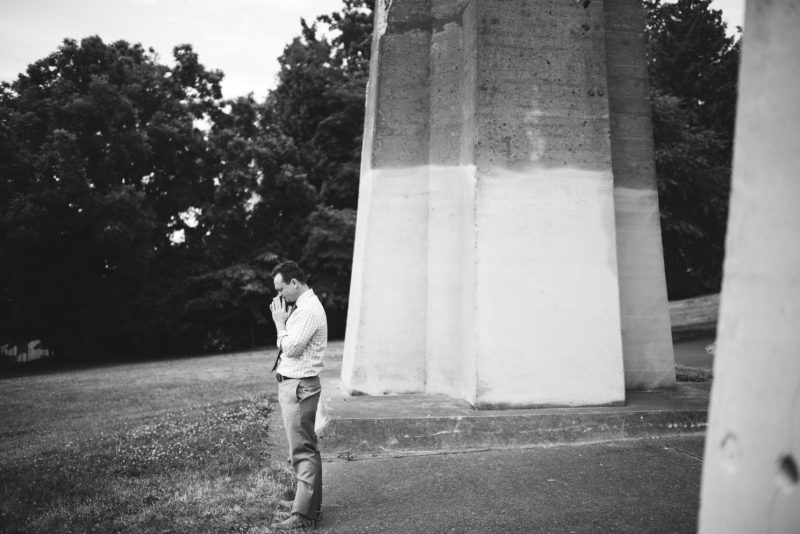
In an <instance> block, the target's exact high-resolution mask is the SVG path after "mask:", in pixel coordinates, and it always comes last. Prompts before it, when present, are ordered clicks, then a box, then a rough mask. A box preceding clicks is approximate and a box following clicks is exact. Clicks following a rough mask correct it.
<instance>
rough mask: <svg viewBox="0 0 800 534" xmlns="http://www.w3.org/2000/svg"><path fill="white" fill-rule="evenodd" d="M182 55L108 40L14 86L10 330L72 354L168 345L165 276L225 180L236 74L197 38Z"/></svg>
mask: <svg viewBox="0 0 800 534" xmlns="http://www.w3.org/2000/svg"><path fill="white" fill-rule="evenodd" d="M174 58H175V65H174V66H173V67H171V68H170V67H166V66H164V65H160V64H158V63H157V62H156V61H155V57H154V53H153V52H152V50H150V51H145V50H144V49H143V48H142V46H141V45H138V44H137V45H133V46H131V45H130V44H128V43H127V42H125V41H118V42H116V43H113V44H106V43H104V42H103V41H102V40H101V39H100V38H99V37H89V38H86V39H83V40H82V41H81V42H80V44H79V43H77V42H76V41H73V40H69V39H68V40H65V41H64V44H63V45H62V46H61V47H60V48H59V50H58V51H57V52H55V53H53V54H51V55H50V56H48V57H46V58H44V59H42V60H40V61H37V62H36V63H34V64H32V65H30V66H29V67H28V69H27V71H26V73H25V74H22V75H20V76H19V77H18V79H17V80H16V81H15V82H13V83H11V84H7V83H4V84H3V85H2V88H1V89H0V91H1V92H0V153H2V155H3V158H2V164H0V165H1V166H0V191H1V192H2V198H0V213H2V219H1V220H0V273H1V274H2V281H0V314H2V320H0V339H2V341H4V342H8V341H22V340H25V341H26V340H28V339H41V340H42V341H44V343H45V344H46V345H47V346H48V347H49V348H51V349H52V350H54V351H55V353H56V354H58V355H62V356H65V357H66V356H71V357H77V356H95V355H99V354H108V353H109V352H112V353H114V354H129V353H132V352H135V351H138V350H143V349H144V348H145V347H152V346H153V345H154V344H155V343H157V338H158V337H159V335H158V333H157V332H158V328H157V324H156V323H155V321H156V320H157V319H158V317H159V316H161V315H162V314H161V313H158V312H159V311H163V310H153V307H154V305H155V303H156V302H157V296H158V294H159V290H158V288H157V286H158V285H159V284H158V283H151V282H153V281H154V280H156V281H160V282H161V285H168V283H166V282H165V279H164V278H159V277H158V276H157V273H161V274H162V275H163V274H164V273H169V272H175V271H177V270H179V269H175V261H176V259H179V255H177V254H176V251H175V250H173V240H172V239H173V236H174V235H175V233H176V232H179V231H182V230H186V229H188V227H187V225H186V223H185V218H184V217H182V214H184V213H186V212H187V211H188V210H190V209H191V208H192V207H194V206H197V205H199V204H200V203H201V202H203V199H204V198H208V196H209V195H210V194H211V192H212V191H213V184H212V182H211V180H210V176H209V172H208V151H207V146H206V142H205V137H204V134H203V132H202V131H201V130H200V129H199V128H198V127H197V126H196V125H195V123H196V122H197V121H202V120H204V119H208V118H209V117H210V115H212V114H213V113H214V109H215V106H217V104H218V102H219V101H220V99H221V93H220V87H219V82H220V80H221V78H222V73H220V72H218V71H207V70H206V69H205V68H204V67H203V66H202V65H201V64H200V63H199V61H198V58H197V55H196V54H195V53H194V52H193V51H192V48H191V47H190V46H188V45H183V46H179V47H176V48H175V51H174Z"/></svg>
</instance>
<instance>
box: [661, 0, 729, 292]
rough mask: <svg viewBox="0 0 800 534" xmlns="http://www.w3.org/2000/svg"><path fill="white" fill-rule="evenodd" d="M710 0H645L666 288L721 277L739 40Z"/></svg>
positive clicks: (697, 285) (715, 286)
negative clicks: (666, 1) (730, 31)
mask: <svg viewBox="0 0 800 534" xmlns="http://www.w3.org/2000/svg"><path fill="white" fill-rule="evenodd" d="M710 3H711V2H710V0H678V1H677V2H675V3H662V1H661V0H645V7H646V10H647V41H648V48H647V50H648V71H649V74H650V87H651V101H652V110H653V127H654V141H655V149H656V174H657V177H658V189H659V203H660V208H661V226H662V238H663V242H664V254H665V266H666V274H667V289H668V293H669V297H670V298H671V299H677V298H687V297H692V296H697V295H701V294H707V293H712V292H718V291H719V290H720V284H721V279H722V258H723V256H724V241H725V228H726V221H727V206H728V196H729V190H730V174H731V160H732V150H733V125H734V117H735V108H736V81H737V76H738V64H739V51H740V48H741V39H738V40H737V39H734V38H733V37H730V36H728V35H727V32H726V25H725V23H724V22H723V20H722V12H721V11H719V10H713V9H710Z"/></svg>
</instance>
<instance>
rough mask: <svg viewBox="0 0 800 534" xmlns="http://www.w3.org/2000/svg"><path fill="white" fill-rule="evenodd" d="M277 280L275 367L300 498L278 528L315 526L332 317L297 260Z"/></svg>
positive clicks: (280, 269)
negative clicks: (318, 425)
mask: <svg viewBox="0 0 800 534" xmlns="http://www.w3.org/2000/svg"><path fill="white" fill-rule="evenodd" d="M272 278H273V282H274V284H275V291H277V293H278V296H276V297H275V298H274V299H273V300H272V303H271V304H270V311H271V312H272V320H273V321H274V322H275V328H276V329H277V331H278V357H277V358H276V360H275V365H274V366H273V368H272V370H273V371H276V375H275V376H276V378H277V379H278V401H279V403H280V406H281V413H282V415H283V427H284V429H285V430H286V438H287V439H288V441H289V454H290V458H291V463H292V468H293V469H294V473H295V478H296V481H297V489H296V491H295V497H294V501H281V502H280V503H279V506H280V507H282V508H285V509H288V510H290V511H291V514H292V515H291V516H290V517H289V518H288V519H286V520H285V521H282V522H280V523H275V524H274V525H272V528H273V529H275V530H296V529H305V528H314V526H315V525H316V520H317V517H318V515H319V513H320V509H321V506H322V458H321V457H320V454H319V449H318V448H317V436H316V434H315V433H314V423H315V420H316V414H317V405H318V404H319V398H320V392H321V386H320V381H319V373H320V371H321V370H322V360H323V357H324V355H325V348H326V347H327V344H328V321H327V319H326V317H325V310H324V309H323V308H322V304H321V303H320V301H319V299H318V298H317V296H316V295H315V294H314V290H313V289H311V288H309V287H308V282H307V281H306V276H305V274H303V271H302V270H301V269H300V267H299V266H298V265H297V264H296V263H295V262H293V261H287V262H284V263H281V264H279V265H278V266H276V267H275V268H274V269H273V270H272Z"/></svg>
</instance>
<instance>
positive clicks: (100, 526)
mask: <svg viewBox="0 0 800 534" xmlns="http://www.w3.org/2000/svg"><path fill="white" fill-rule="evenodd" d="M331 348H332V349H333V350H337V348H338V350H341V347H337V344H335V343H334V344H332V347H331ZM274 357H275V351H274V350H272V349H270V350H264V351H254V352H247V353H240V354H230V355H220V356H208V357H201V358H190V359H180V360H169V361H159V362H147V363H138V364H125V365H115V366H105V367H99V368H94V369H85V370H73V371H58V372H52V373H46V374H40V375H37V376H23V377H15V378H6V379H2V380H0V423H2V426H1V427H0V437H2V444H1V445H0V495H1V497H0V532H40V533H55V532H137V533H138V532H158V533H181V532H186V533H203V532H209V533H210V532H214V533H217V532H220V533H223V532H249V533H259V532H267V531H268V529H267V526H268V525H269V523H271V522H272V520H273V517H272V511H273V505H274V503H275V502H276V501H277V500H278V499H280V498H283V497H284V496H286V495H287V490H288V488H289V486H290V484H291V475H290V474H289V472H288V470H287V469H286V467H285V455H286V452H285V451H283V450H281V451H276V450H274V447H273V446H271V444H270V442H269V435H268V429H267V424H268V415H269V413H270V412H271V411H272V410H273V409H278V408H277V405H276V399H275V393H276V392H277V387H276V386H275V381H274V379H273V378H272V376H271V375H270V373H269V370H270V368H271V365H272V361H273V359H274ZM277 431H279V432H282V429H277Z"/></svg>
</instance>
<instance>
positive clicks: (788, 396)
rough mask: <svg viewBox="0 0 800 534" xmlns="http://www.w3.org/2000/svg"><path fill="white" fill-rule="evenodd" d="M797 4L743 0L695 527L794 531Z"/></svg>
mask: <svg viewBox="0 0 800 534" xmlns="http://www.w3.org/2000/svg"><path fill="white" fill-rule="evenodd" d="M798 28H800V5H798V3H797V2H796V1H795V0H772V1H766V0H749V1H748V2H747V12H746V19H745V33H744V49H743V53H742V66H741V70H740V75H739V103H738V107H737V119H736V139H735V147H734V164H733V183H732V194H731V208H730V218H729V222H728V236H727V241H726V255H725V265H724V276H723V283H722V296H721V303H720V317H719V325H718V329H717V332H718V336H717V354H716V357H715V359H714V375H715V379H714V385H713V388H712V394H711V411H710V416H709V429H708V434H707V438H706V452H705V463H704V467H703V482H702V496H701V507H700V532H701V533H704V534H713V533H725V534H730V533H733V534H736V533H742V534H745V533H752V532H771V533H774V534H782V533H785V534H790V533H791V534H796V533H797V532H800V486H798V463H799V462H800V207H799V206H800V174H799V173H800V102H799V101H798V98H799V96H798V95H799V93H798V87H800V31H798Z"/></svg>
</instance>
